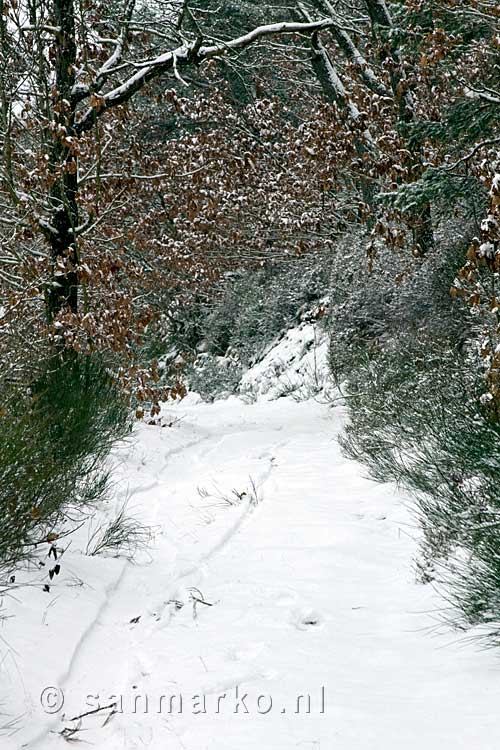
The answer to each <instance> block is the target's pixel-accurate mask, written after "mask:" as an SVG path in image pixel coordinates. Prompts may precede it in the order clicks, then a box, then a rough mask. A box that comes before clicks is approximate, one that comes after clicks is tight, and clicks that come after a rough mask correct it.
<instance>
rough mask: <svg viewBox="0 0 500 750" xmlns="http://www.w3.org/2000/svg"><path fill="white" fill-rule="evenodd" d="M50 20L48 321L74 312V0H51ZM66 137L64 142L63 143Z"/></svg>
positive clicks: (75, 280) (75, 212) (75, 257)
mask: <svg viewBox="0 0 500 750" xmlns="http://www.w3.org/2000/svg"><path fill="white" fill-rule="evenodd" d="M53 9H54V21H55V24H56V26H58V27H59V32H58V33H57V34H56V38H55V49H54V54H55V74H56V79H55V87H54V94H53V101H52V112H53V125H54V129H53V134H52V139H53V140H52V147H51V149H50V154H49V160H50V161H49V165H50V173H51V179H52V180H53V184H52V186H51V188H50V207H51V218H50V226H49V227H48V230H47V236H48V238H49V242H50V247H51V259H52V264H53V272H52V278H51V283H50V288H49V291H48V295H47V316H48V319H49V321H52V320H53V319H54V317H55V316H56V315H57V314H58V313H59V312H61V311H62V310H63V309H65V308H67V309H69V310H70V311H71V312H74V313H76V312H77V309H78V275H77V272H76V264H77V261H78V257H77V247H76V227H77V225H78V205H77V200H76V198H77V189H78V177H77V161H76V155H75V153H74V152H73V150H72V141H71V139H72V138H74V136H75V132H74V120H75V110H74V105H73V104H72V98H73V97H72V89H73V86H74V82H75V65H76V41H75V8H74V0H54V5H53ZM68 139H69V140H68Z"/></svg>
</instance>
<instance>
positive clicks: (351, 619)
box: [0, 325, 500, 750]
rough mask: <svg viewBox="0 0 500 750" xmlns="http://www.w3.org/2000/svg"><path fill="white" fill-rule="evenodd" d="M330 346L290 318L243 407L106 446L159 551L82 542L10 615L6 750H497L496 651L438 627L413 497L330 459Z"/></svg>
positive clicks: (203, 413) (121, 488)
mask: <svg viewBox="0 0 500 750" xmlns="http://www.w3.org/2000/svg"><path fill="white" fill-rule="evenodd" d="M325 348H326V344H325V343H324V342H322V341H321V340H320V339H319V338H318V337H317V334H316V332H315V330H314V328H313V327H312V326H306V325H303V326H301V327H300V328H299V329H297V330H295V331H293V332H291V333H290V334H288V335H287V337H285V339H284V340H283V341H281V342H280V343H279V344H278V346H277V347H276V348H275V349H273V351H271V352H269V354H268V355H267V357H266V358H265V360H264V361H263V362H261V363H260V364H259V365H257V366H256V367H255V368H253V370H252V371H251V372H250V373H248V374H247V375H246V376H245V379H244V387H243V391H244V393H245V398H244V399H243V400H242V399H238V398H235V397H233V398H230V399H228V400H224V401H216V402H215V403H214V404H210V405H208V404H203V403H199V402H198V401H197V399H196V398H195V397H193V396H190V397H188V399H186V400H184V401H182V402H180V403H177V404H174V405H168V406H166V407H165V409H164V412H163V419H164V422H165V423H169V424H171V426H170V427H163V428H162V427H158V426H149V425H144V424H143V425H140V426H139V427H138V428H137V431H136V435H135V437H134V439H133V440H132V441H130V442H129V443H128V444H126V445H124V446H121V447H119V448H117V450H116V452H115V460H116V461H117V462H118V466H117V468H116V471H115V475H116V481H117V490H118V499H117V502H120V501H121V500H123V497H125V496H126V495H128V496H129V497H130V499H129V511H131V512H133V514H134V515H135V516H136V517H137V518H139V519H140V520H141V521H142V522H143V523H146V524H149V525H151V526H152V527H154V529H155V536H154V541H153V542H152V544H151V546H150V548H149V550H147V551H144V552H143V553H141V555H140V556H139V558H138V560H137V561H136V563H134V564H132V563H130V562H127V561H124V560H122V559H113V558H95V557H92V558H91V557H88V556H85V555H84V554H82V553H81V552H79V551H78V549H77V547H78V545H77V543H76V542H75V543H73V544H72V545H71V546H70V547H69V549H68V550H67V551H66V553H65V554H64V555H63V558H62V560H61V566H62V572H61V575H60V576H59V578H58V579H57V581H56V582H55V583H54V585H53V586H52V588H51V591H50V593H46V592H43V591H42V584H43V583H44V582H45V577H46V571H45V569H44V570H43V571H41V572H36V573H34V572H31V573H28V574H25V579H24V580H25V581H26V582H27V583H30V584H31V585H30V586H28V587H20V588H19V589H17V590H15V591H14V594H15V599H13V598H10V597H9V598H6V599H5V600H4V602H3V613H4V614H5V615H8V618H7V619H5V620H4V621H3V626H2V629H1V630H0V637H1V640H0V678H1V683H0V684H1V692H0V696H1V699H2V704H3V705H0V712H3V714H4V715H5V716H4V719H3V721H2V719H1V718H0V726H1V725H2V723H4V724H6V723H7V722H8V721H10V720H11V719H14V718H16V717H18V721H17V722H16V723H15V724H13V727H12V728H13V729H14V728H15V729H17V731H16V732H15V733H13V734H10V736H7V734H6V735H4V736H0V747H1V748H2V750H14V749H15V750H18V749H19V748H21V747H26V748H33V749H35V748H36V749H37V750H52V749H53V748H62V747H66V744H65V739H64V738H63V736H62V735H61V734H60V733H61V731H63V730H65V729H66V730H67V731H66V734H67V735H68V736H69V737H70V738H71V739H74V740H81V741H82V742H85V743H88V744H84V745H83V747H92V748H96V749H97V750H118V749H120V750H123V749H124V748H127V749H130V750H132V748H134V749H135V748H137V749H139V748H141V749H142V748H151V750H168V749H170V748H172V750H177V749H178V748H181V749H184V750H208V749H209V748H210V749H213V750H247V749H248V750H291V749H292V748H300V749H301V750H332V749H335V750H396V749H397V750H401V748H405V750H417V749H418V750H422V749H423V748H425V750H497V749H498V747H499V746H500V727H499V723H498V717H497V686H498V682H499V677H500V666H499V663H498V660H497V657H496V656H495V654H494V653H493V652H484V651H479V650H478V649H477V648H476V647H475V646H474V644H473V643H471V642H469V641H467V642H465V641H464V640H463V639H460V638H459V636H458V635H457V634H455V633H452V632H450V631H449V630H446V629H445V628H442V627H440V628H437V627H436V624H437V622H438V610H439V608H440V607H441V606H442V602H441V600H440V599H439V598H438V597H437V596H436V594H435V592H434V591H433V589H432V587H430V586H424V585H422V584H418V583H417V582H416V580H415V573H414V569H413V558H414V554H415V549H416V541H415V537H416V536H417V533H418V532H417V530H416V529H415V526H414V522H413V520H412V517H411V513H410V511H409V509H408V507H407V505H408V503H407V501H406V500H405V498H404V497H402V496H400V495H398V494H397V493H395V492H394V491H393V489H392V488H391V487H388V486H381V485H376V484H374V483H372V482H370V481H369V480H367V479H365V478H364V477H363V476H362V470H361V469H360V467H359V466H358V465H356V464H355V463H353V462H351V461H348V460H347V459H345V458H344V457H343V456H342V455H341V453H340V450H339V447H338V445H337V442H336V436H337V434H338V432H339V430H340V428H341V423H342V420H343V412H342V409H341V407H339V406H335V407H332V405H331V404H329V403H327V402H326V399H323V397H322V394H321V389H322V388H324V385H325V383H324V370H323V369H322V367H321V363H322V361H323V359H324V356H325ZM297 383H299V385H300V387H299V388H297ZM283 393H292V394H294V395H295V396H296V397H297V396H298V395H299V394H300V396H301V397H302V398H304V397H306V396H309V398H307V400H305V401H301V402H298V401H296V400H294V399H293V398H292V397H291V396H282V397H280V398H278V399H277V400H272V399H273V398H275V397H276V396H277V395H279V394H283ZM110 512H111V510H110ZM87 533H88V531H87ZM197 599H198V600H205V601H206V602H207V603H206V604H204V603H203V602H202V601H196V600H197ZM209 605H211V606H209ZM46 688H56V689H57V691H52V692H50V691H45V692H44V689H46ZM237 690H238V693H237V692H236V691H237ZM58 691H62V692H63V693H64V699H65V700H64V707H63V708H62V710H61V711H59V712H57V713H53V714H52V713H50V711H52V710H55V709H56V708H57V707H58V705H57V703H58V700H60V697H61V695H62V692H58ZM42 693H43V700H44V701H45V710H44V709H43V707H42V706H41V700H40V696H41V695H42ZM223 694H225V695H226V697H225V698H220V696H222V695H223ZM202 695H204V696H205V702H204V704H203V700H202V698H201V696H202ZM245 695H246V697H245ZM308 695H309V696H310V699H311V705H310V713H307V712H306V709H307V707H308V705H307V696H308ZM162 696H163V698H162ZM172 696H173V699H172V708H173V712H170V698H171V697H172ZM180 696H182V712H179V708H180ZM259 696H260V698H259ZM299 696H303V697H302V698H299ZM238 698H240V702H239V703H238ZM242 698H243V700H241V699H242ZM146 700H147V701H148V705H147V706H146ZM114 701H118V704H119V709H120V710H119V711H118V712H117V713H114V714H112V715H111V712H110V711H103V712H99V713H97V714H93V715H90V716H87V717H84V718H83V719H82V720H81V722H71V721H70V718H71V717H73V716H75V715H80V714H82V713H84V712H87V711H90V710H92V709H94V708H96V707H97V706H98V704H100V705H108V704H110V703H111V702H114ZM203 709H205V712H203ZM236 709H238V710H236ZM247 711H248V713H247ZM72 728H78V731H77V732H76V733H75V734H73V735H71V734H70V732H68V730H70V731H71V730H72Z"/></svg>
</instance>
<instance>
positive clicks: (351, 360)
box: [331, 248, 500, 640]
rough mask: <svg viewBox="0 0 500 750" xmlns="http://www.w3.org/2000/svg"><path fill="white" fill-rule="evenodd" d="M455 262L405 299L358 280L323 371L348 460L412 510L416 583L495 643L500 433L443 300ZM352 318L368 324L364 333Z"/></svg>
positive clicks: (445, 263)
mask: <svg viewBox="0 0 500 750" xmlns="http://www.w3.org/2000/svg"><path fill="white" fill-rule="evenodd" d="M456 252H457V251H456V250H454V249H453V248H441V256H440V257H438V258H436V257H434V258H429V259H427V260H426V261H424V262H423V263H420V264H419V265H417V266H416V268H415V270H414V272H413V274H412V275H411V277H409V279H408V281H406V282H404V283H403V288H401V282H398V283H397V289H396V284H395V283H394V282H393V284H392V286H391V283H390V281H389V280H387V279H386V280H385V281H384V282H382V280H381V279H380V278H379V279H378V280H374V281H373V286H374V287H375V292H373V293H372V290H371V289H370V285H371V282H370V281H369V280H368V279H367V283H366V288H365V294H364V299H365V300H366V306H364V305H363V304H362V302H361V301H360V299H359V298H358V299H356V298H355V299H348V300H347V301H346V302H345V303H344V304H343V306H342V308H341V309H340V310H339V309H337V310H336V311H334V313H333V317H332V321H333V324H334V325H335V324H336V326H337V327H334V328H333V331H332V339H331V363H332V369H333V372H334V375H335V376H336V377H337V380H338V381H339V382H341V383H342V385H341V387H342V392H343V394H344V396H345V399H346V402H347V404H348V409H349V416H350V422H349V424H348V425H347V427H346V428H345V432H344V435H343V436H342V438H341V443H342V446H343V448H344V450H345V452H346V453H347V454H348V455H349V456H350V457H352V458H355V459H357V460H359V461H361V462H363V463H364V464H365V465H367V466H368V467H369V470H370V473H371V475H372V477H373V478H374V479H376V480H377V481H382V482H387V481H390V482H395V483H397V484H398V485H400V486H402V487H404V488H405V489H406V490H408V491H409V492H410V493H411V494H412V495H413V497H414V498H415V500H416V511H417V515H418V518H419V520H420V523H421V526H422V529H423V543H422V554H421V558H420V560H419V564H418V565H419V571H420V574H421V577H422V579H423V580H430V579H435V580H437V581H438V582H440V583H441V584H443V586H444V587H445V588H443V593H444V595H445V597H446V598H447V600H448V601H449V602H451V603H452V604H453V606H454V610H453V621H454V623H455V624H456V625H457V626H459V627H469V626H471V625H475V624H487V625H488V629H487V633H488V638H490V639H493V640H500V625H498V623H500V554H499V553H500V536H499V528H500V485H499V483H498V477H499V476H500V424H498V422H495V421H494V420H492V418H491V415H490V413H489V412H487V411H485V410H484V409H483V407H482V406H481V395H482V394H483V393H484V391H485V383H484V380H483V379H481V377H480V376H479V371H478V368H477V361H476V360H477V355H476V353H475V351H474V348H473V347H472V346H470V345H468V344H467V343H466V337H467V335H469V336H471V335H473V329H472V328H471V326H470V325H468V324H467V319H466V317H465V314H464V313H463V312H462V310H461V308H460V307H459V306H457V305H456V304H455V303H454V302H453V301H452V299H451V298H450V296H449V295H447V294H446V290H447V289H449V286H450V285H449V283H448V280H449V279H450V278H452V274H453V257H454V255H456ZM450 260H451V262H450ZM396 292H397V293H396ZM349 308H351V309H352V308H354V310H357V311H358V312H356V315H355V316H354V323H355V324H356V323H357V322H358V321H359V320H364V321H367V323H366V324H365V325H364V327H362V328H361V331H362V333H361V334H360V332H359V329H358V331H357V332H356V330H355V325H353V323H352V320H351V322H350V323H349V315H348V311H349ZM363 316H364V317H363ZM363 333H365V335H363ZM349 336H350V338H349ZM344 338H347V339H348V341H349V346H348V347H347V349H346V350H344V351H343V352H342V353H341V354H340V355H339V351H338V350H339V347H340V346H341V344H342V341H343V340H344ZM495 622H496V623H497V624H494V623H495Z"/></svg>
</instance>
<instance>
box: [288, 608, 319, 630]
mask: <svg viewBox="0 0 500 750" xmlns="http://www.w3.org/2000/svg"><path fill="white" fill-rule="evenodd" d="M291 620H292V624H293V625H295V627H296V628H297V630H315V629H317V628H320V627H322V625H323V624H324V623H323V618H322V616H321V615H320V613H319V612H318V611H317V610H315V609H309V608H300V609H296V610H293V611H292V617H291Z"/></svg>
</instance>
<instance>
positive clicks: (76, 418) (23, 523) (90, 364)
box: [0, 356, 128, 567]
mask: <svg viewBox="0 0 500 750" xmlns="http://www.w3.org/2000/svg"><path fill="white" fill-rule="evenodd" d="M1 399H2V401H1V404H2V405H1V409H0V430H1V431H2V442H1V443H0V511H1V514H2V521H3V523H2V526H1V528H0V560H1V561H2V562H3V565H4V566H7V567H12V566H14V565H15V564H16V563H17V562H19V561H20V560H21V559H24V558H27V557H29V556H30V554H31V551H32V550H33V548H34V546H36V544H37V543H39V542H41V541H43V540H44V539H46V537H47V534H48V533H49V532H51V531H52V530H53V528H54V527H55V526H56V525H57V524H59V523H60V522H61V521H62V520H63V519H64V518H65V517H66V515H67V513H68V511H69V509H70V508H71V509H73V510H74V509H79V510H84V509H88V508H90V507H91V506H92V505H94V504H95V503H96V502H97V501H98V500H99V499H101V498H102V497H103V496H104V495H105V494H106V491H107V486H108V474H107V471H106V469H105V468H104V460H105V458H106V456H107V454H108V451H109V449H110V447H111V445H112V443H113V442H114V441H115V440H116V439H117V438H119V437H122V436H123V435H124V434H126V432H127V430H128V409H127V407H126V405H125V403H124V402H123V400H122V398H121V396H120V393H119V390H118V388H117V386H116V384H115V383H114V381H113V378H112V377H111V376H110V374H109V373H108V371H107V369H106V367H105V364H104V363H103V362H102V361H100V360H99V359H98V358H97V357H78V356H75V357H72V358H71V359H67V360H65V361H61V360H60V359H59V358H52V359H50V360H48V361H46V362H45V363H44V364H42V365H41V366H40V367H39V369H38V374H37V375H36V377H35V378H34V382H33V384H32V386H31V388H30V389H21V388H20V387H19V386H17V387H9V388H6V387H4V389H3V392H2V393H1Z"/></svg>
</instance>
